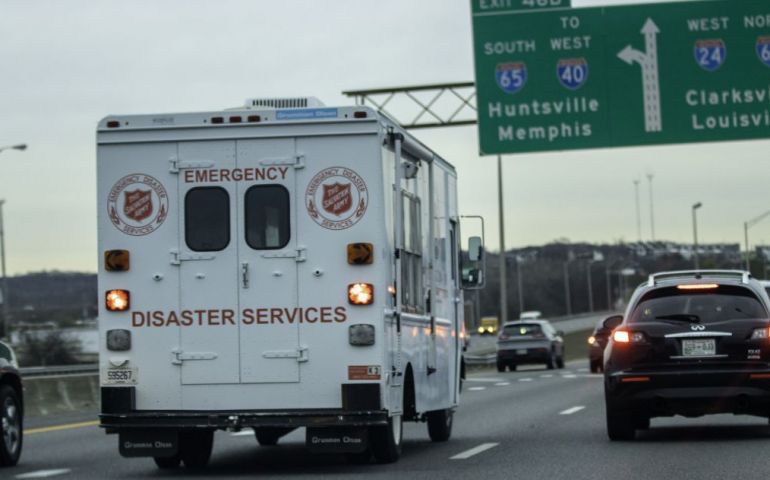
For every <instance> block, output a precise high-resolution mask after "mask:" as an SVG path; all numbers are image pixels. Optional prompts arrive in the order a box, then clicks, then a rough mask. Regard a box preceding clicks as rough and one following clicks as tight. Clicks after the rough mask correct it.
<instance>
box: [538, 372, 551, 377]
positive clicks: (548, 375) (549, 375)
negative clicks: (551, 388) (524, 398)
mask: <svg viewBox="0 0 770 480" xmlns="http://www.w3.org/2000/svg"><path fill="white" fill-rule="evenodd" d="M540 378H553V375H551V374H550V373H546V374H544V375H540Z"/></svg>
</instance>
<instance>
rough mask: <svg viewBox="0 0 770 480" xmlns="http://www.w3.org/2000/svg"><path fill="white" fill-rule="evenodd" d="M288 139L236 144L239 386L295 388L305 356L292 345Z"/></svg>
mask: <svg viewBox="0 0 770 480" xmlns="http://www.w3.org/2000/svg"><path fill="white" fill-rule="evenodd" d="M294 142H295V141H294V139H293V138H276V139H258V140H240V141H238V147H237V157H238V175H239V176H242V177H244V178H245V179H248V180H246V181H239V182H237V195H238V199H239V200H238V201H239V204H240V205H241V207H240V209H241V212H242V213H241V214H240V215H239V217H238V221H237V224H238V234H237V242H236V243H237V246H238V251H239V258H238V272H239V274H238V279H239V284H240V286H239V291H240V311H241V315H242V319H243V320H242V324H241V333H240V376H241V383H286V382H298V381H299V365H300V363H303V362H305V361H307V358H308V351H307V350H306V349H305V348H303V347H302V346H301V345H300V344H299V324H300V322H301V321H302V316H303V315H304V310H302V309H300V308H298V307H299V305H298V302H297V300H298V283H297V264H298V262H301V261H303V259H304V251H303V248H302V246H301V245H298V244H297V219H296V217H297V208H298V207H297V201H296V200H295V199H296V198H297V193H296V173H295V168H296V167H298V166H301V165H300V164H299V157H297V156H296V152H295V145H294Z"/></svg>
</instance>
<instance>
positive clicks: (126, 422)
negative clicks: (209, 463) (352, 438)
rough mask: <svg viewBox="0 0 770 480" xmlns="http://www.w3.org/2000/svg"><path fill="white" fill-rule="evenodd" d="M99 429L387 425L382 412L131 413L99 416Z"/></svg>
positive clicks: (385, 413) (253, 411) (338, 410)
mask: <svg viewBox="0 0 770 480" xmlns="http://www.w3.org/2000/svg"><path fill="white" fill-rule="evenodd" d="M99 420H100V421H99V426H101V427H102V428H106V429H107V430H108V431H110V430H112V431H117V430H122V429H127V428H130V429H133V428H137V429H160V428H164V429H165V428H170V429H186V428H209V429H228V428H236V429H237V428H248V427H282V428H298V427H340V426H343V427H365V426H375V425H387V424H388V412H387V411H385V410H374V411H366V410H364V411H350V410H341V409H319V410H293V411H291V410H289V411H275V410H247V411H201V412H197V411H187V410H185V411H153V412H145V411H134V412H130V413H102V414H100V415H99Z"/></svg>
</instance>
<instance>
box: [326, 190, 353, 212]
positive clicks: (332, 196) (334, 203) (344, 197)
mask: <svg viewBox="0 0 770 480" xmlns="http://www.w3.org/2000/svg"><path fill="white" fill-rule="evenodd" d="M323 187H324V196H323V203H322V205H323V209H324V210H326V211H327V212H329V213H331V214H332V215H342V214H343V213H345V212H347V211H348V210H350V207H352V206H353V195H352V194H351V193H350V187H352V185H351V184H349V183H348V184H347V185H343V184H341V183H333V184H331V185H324V186H323Z"/></svg>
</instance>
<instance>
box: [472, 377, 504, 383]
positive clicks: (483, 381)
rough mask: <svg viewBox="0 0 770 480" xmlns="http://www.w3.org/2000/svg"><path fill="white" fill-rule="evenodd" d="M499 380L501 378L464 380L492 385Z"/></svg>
mask: <svg viewBox="0 0 770 480" xmlns="http://www.w3.org/2000/svg"><path fill="white" fill-rule="evenodd" d="M500 380H502V379H501V378H479V377H477V378H468V379H466V381H468V382H482V383H494V382H499V381H500Z"/></svg>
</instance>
